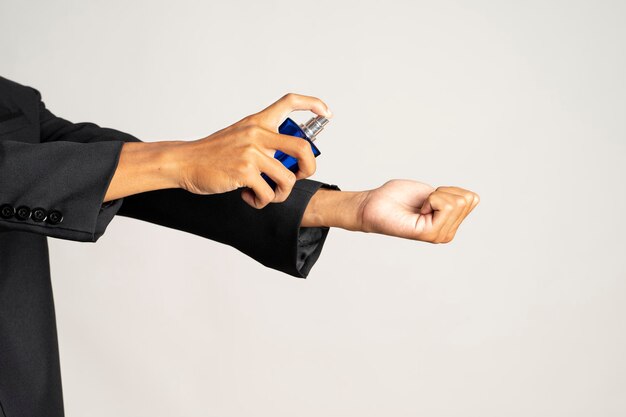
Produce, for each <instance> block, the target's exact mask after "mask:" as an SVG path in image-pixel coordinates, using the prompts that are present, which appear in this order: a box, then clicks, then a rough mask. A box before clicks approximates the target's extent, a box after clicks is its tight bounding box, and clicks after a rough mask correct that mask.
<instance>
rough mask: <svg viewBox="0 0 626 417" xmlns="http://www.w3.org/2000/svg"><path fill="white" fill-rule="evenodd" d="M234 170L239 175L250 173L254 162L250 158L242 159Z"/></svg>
mask: <svg viewBox="0 0 626 417" xmlns="http://www.w3.org/2000/svg"><path fill="white" fill-rule="evenodd" d="M236 171H237V172H238V173H239V174H240V175H241V176H247V175H251V174H252V171H254V164H253V163H252V161H250V160H243V161H241V162H240V163H239V164H238V165H237V167H236Z"/></svg>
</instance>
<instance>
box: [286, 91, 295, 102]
mask: <svg viewBox="0 0 626 417" xmlns="http://www.w3.org/2000/svg"><path fill="white" fill-rule="evenodd" d="M295 99H296V94H294V93H286V94H285V95H284V96H283V100H285V101H286V102H289V103H291V102H293V101H294V100H295Z"/></svg>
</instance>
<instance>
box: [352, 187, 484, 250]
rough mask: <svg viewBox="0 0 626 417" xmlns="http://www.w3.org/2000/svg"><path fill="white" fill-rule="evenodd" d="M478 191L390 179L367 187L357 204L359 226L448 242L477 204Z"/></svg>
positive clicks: (410, 236) (369, 230)
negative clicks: (378, 185)
mask: <svg viewBox="0 0 626 417" xmlns="http://www.w3.org/2000/svg"><path fill="white" fill-rule="evenodd" d="M479 201H480V198H479V197H478V194H476V193H474V192H472V191H469V190H465V189H463V188H459V187H438V188H436V189H435V188H433V187H431V186H430V185H428V184H424V183H421V182H418V181H413V180H400V179H396V180H390V181H387V182H386V183H385V184H383V185H382V186H381V187H379V188H376V189H374V190H369V191H367V192H366V193H365V194H364V195H363V198H362V199H361V201H360V204H359V211H358V213H359V214H358V218H359V224H360V227H359V228H360V230H361V231H364V232H371V233H381V234H385V235H391V236H397V237H403V238H407V239H414V240H421V241H424V242H430V243H448V242H450V241H451V240H452V239H453V238H454V235H455V234H456V231H457V229H458V228H459V226H460V224H461V222H463V220H464V219H465V217H467V215H468V214H470V212H471V211H472V210H473V209H474V207H476V206H477V205H478V203H479Z"/></svg>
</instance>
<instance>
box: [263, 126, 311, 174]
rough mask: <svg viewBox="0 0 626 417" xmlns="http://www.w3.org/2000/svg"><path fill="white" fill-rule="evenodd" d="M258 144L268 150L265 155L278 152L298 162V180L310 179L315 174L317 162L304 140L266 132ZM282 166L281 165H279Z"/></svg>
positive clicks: (308, 144) (307, 142) (309, 146)
mask: <svg viewBox="0 0 626 417" xmlns="http://www.w3.org/2000/svg"><path fill="white" fill-rule="evenodd" d="M260 144H261V145H262V146H264V147H265V148H266V149H268V151H269V152H267V153H266V155H272V156H273V155H274V151H275V150H280V151H282V152H284V153H286V154H287V155H290V156H293V157H294V158H296V159H297V160H298V172H297V173H296V174H297V177H298V179H301V178H306V177H310V176H311V175H313V174H314V173H315V170H316V168H317V162H316V160H315V155H313V150H312V149H311V144H310V143H309V141H307V140H306V139H302V138H298V137H295V136H290V135H283V134H280V133H273V132H267V134H266V135H264V136H263V138H262V139H261V141H260ZM281 165H282V164H281Z"/></svg>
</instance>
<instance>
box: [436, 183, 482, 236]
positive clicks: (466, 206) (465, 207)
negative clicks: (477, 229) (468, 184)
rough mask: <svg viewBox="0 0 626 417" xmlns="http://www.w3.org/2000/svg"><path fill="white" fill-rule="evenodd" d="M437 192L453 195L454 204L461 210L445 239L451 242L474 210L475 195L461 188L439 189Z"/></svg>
mask: <svg viewBox="0 0 626 417" xmlns="http://www.w3.org/2000/svg"><path fill="white" fill-rule="evenodd" d="M437 190H440V191H443V192H445V193H448V194H450V195H453V196H454V201H453V204H455V205H456V207H457V208H458V209H459V213H458V216H457V218H456V219H455V221H454V223H453V224H452V226H451V227H450V229H449V230H448V233H447V235H446V237H445V239H446V240H447V241H451V240H452V239H453V238H454V235H455V234H456V231H457V229H458V228H459V226H460V225H461V223H462V222H463V220H465V217H467V215H468V214H469V212H470V211H471V209H472V204H473V202H474V197H473V194H474V193H472V192H471V191H469V190H465V189H463V188H460V187H438V188H437Z"/></svg>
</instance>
